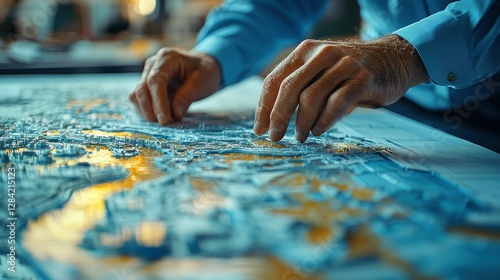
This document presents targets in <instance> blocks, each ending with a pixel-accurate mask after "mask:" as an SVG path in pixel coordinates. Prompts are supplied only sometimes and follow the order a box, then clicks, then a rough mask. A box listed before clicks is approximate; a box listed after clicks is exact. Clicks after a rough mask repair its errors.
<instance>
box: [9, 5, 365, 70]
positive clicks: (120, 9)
mask: <svg viewBox="0 0 500 280" xmlns="http://www.w3.org/2000/svg"><path fill="white" fill-rule="evenodd" d="M221 3H222V0H0V38H1V39H0V74H37V73H89V72H93V73H96V72H139V71H141V69H142V65H143V63H144V60H145V59H146V58H147V57H149V56H151V55H153V54H154V53H155V52H156V51H157V50H158V49H159V48H161V47H163V46H171V47H173V46H175V47H182V48H191V47H192V46H193V45H194V42H195V39H196V34H197V32H198V31H199V30H200V28H201V27H202V26H203V24H204V22H205V18H206V16H207V14H208V12H209V11H210V10H211V9H212V8H213V7H215V6H217V5H220V4H221ZM359 25H360V18H359V11H358V7H357V3H356V1H352V0H332V1H331V4H330V6H329V9H328V11H327V13H326V14H325V17H324V18H323V19H322V20H321V21H320V22H319V23H318V25H317V26H316V27H315V28H314V30H313V32H312V34H311V37H314V38H320V37H332V36H355V34H357V33H358V30H359Z"/></svg>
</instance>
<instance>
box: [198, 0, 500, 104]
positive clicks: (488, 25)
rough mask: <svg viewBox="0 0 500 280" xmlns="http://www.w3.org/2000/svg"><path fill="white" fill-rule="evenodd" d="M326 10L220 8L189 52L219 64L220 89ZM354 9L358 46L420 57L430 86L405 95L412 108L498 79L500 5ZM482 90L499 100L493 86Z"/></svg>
mask: <svg viewBox="0 0 500 280" xmlns="http://www.w3.org/2000/svg"><path fill="white" fill-rule="evenodd" d="M328 2H329V1H328V0H293V1H290V0H272V1H270V0H227V1H225V2H224V3H223V4H222V5H221V6H220V7H218V8H216V9H215V10H213V11H212V12H211V13H210V14H209V16H208V18H207V22H206V24H205V26H204V27H203V29H202V30H201V31H200V33H199V35H198V41H197V44H196V46H195V47H194V50H195V51H199V52H203V53H206V54H209V55H211V56H213V57H214V58H215V59H216V60H217V61H218V62H219V64H220V66H221V70H222V86H225V85H229V84H232V83H235V82H238V81H240V80H242V79H244V78H245V77H247V76H249V75H253V74H256V73H259V72H260V71H262V69H264V67H265V66H266V65H268V63H269V62H270V61H271V60H272V59H273V58H274V57H275V55H277V54H278V53H279V51H280V50H282V49H284V48H287V47H290V46H293V45H295V44H297V43H299V42H300V41H301V40H303V39H304V38H305V37H306V36H307V35H308V33H309V31H310V29H311V27H312V26H313V25H314V23H315V22H316V21H317V20H318V19H320V17H321V15H322V14H323V12H324V10H325V9H326V5H327V4H328ZM358 2H359V4H360V7H361V16H362V18H363V20H364V29H363V31H362V34H361V35H362V38H363V39H373V38H376V37H380V36H383V35H387V34H397V35H399V36H401V37H403V38H405V39H406V40H407V41H409V42H410V43H411V44H412V45H413V46H414V47H415V48H416V50H417V51H418V53H419V54H420V56H421V58H422V60H423V62H424V65H425V67H426V69H427V72H428V74H429V77H430V80H431V82H432V83H430V84H425V85H421V86H417V87H414V88H412V89H410V90H409V91H408V93H407V94H406V97H408V98H410V99H412V100H414V101H415V102H417V103H419V104H421V105H423V106H426V107H428V108H431V109H444V108H447V107H449V106H450V105H451V104H450V102H451V101H450V97H451V96H452V95H453V94H454V91H455V89H460V92H461V93H462V94H463V93H464V92H465V93H466V94H475V92H476V91H477V88H478V85H479V83H480V82H481V81H483V80H486V79H488V78H491V77H492V76H495V75H498V74H499V73H500V38H499V34H500V1H497V0H462V1H449V0H406V1H404V0H358ZM483 83H484V82H483ZM489 88H490V89H492V90H493V91H495V92H500V86H499V85H497V84H495V83H492V84H490V85H489ZM476 94H477V93H476Z"/></svg>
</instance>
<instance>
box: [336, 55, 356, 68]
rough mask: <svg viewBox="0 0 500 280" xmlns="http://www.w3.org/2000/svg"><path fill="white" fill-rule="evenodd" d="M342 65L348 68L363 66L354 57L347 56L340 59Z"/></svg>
mask: <svg viewBox="0 0 500 280" xmlns="http://www.w3.org/2000/svg"><path fill="white" fill-rule="evenodd" d="M340 63H342V64H344V65H346V66H349V67H352V66H358V67H361V65H360V64H359V62H358V60H357V59H355V58H353V57H352V56H350V55H346V56H344V57H342V58H341V59H340Z"/></svg>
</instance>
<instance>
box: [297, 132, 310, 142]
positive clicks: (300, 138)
mask: <svg viewBox="0 0 500 280" xmlns="http://www.w3.org/2000/svg"><path fill="white" fill-rule="evenodd" d="M307 136H308V133H303V132H302V131H299V130H297V129H295V139H296V140H297V141H298V142H300V143H303V142H304V141H306V140H307Z"/></svg>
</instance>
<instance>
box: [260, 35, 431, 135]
mask: <svg viewBox="0 0 500 280" xmlns="http://www.w3.org/2000/svg"><path fill="white" fill-rule="evenodd" d="M428 79H429V78H428V75H427V71H426V70H425V67H424V66H423V63H422V61H421V59H420V56H419V55H418V54H417V52H416V51H415V49H414V48H413V46H412V45H410V44H409V43H408V42H407V41H406V40H404V39H402V38H401V37H399V36H396V35H390V36H387V37H383V38H381V39H379V40H376V41H369V42H359V41H345V42H334V41H317V40H306V41H304V42H302V43H301V44H300V45H299V46H298V47H297V48H296V49H295V50H294V51H293V52H292V53H291V54H290V55H289V56H288V57H287V58H285V59H284V60H283V61H282V62H281V63H280V64H279V65H278V66H277V67H276V68H275V69H274V70H273V71H272V72H271V73H270V74H269V75H268V76H267V77H266V79H265V80H264V86H263V90H262V93H261V96H260V101H259V104H258V106H257V110H256V115H255V125H254V131H255V133H256V134H257V135H262V134H263V133H265V132H266V131H267V130H269V137H270V138H271V140H272V141H279V140H281V139H282V138H283V137H284V135H285V133H286V130H287V127H288V122H289V121H290V119H291V117H292V115H293V114H294V112H295V109H296V108H297V106H298V111H297V118H296V121H295V124H296V130H295V138H296V139H297V141H299V142H304V141H305V140H306V139H307V137H308V135H309V132H312V134H313V135H315V136H318V135H321V134H323V133H324V132H326V131H327V130H328V129H329V128H330V127H332V126H333V125H334V124H335V123H336V122H337V121H338V120H340V118H342V117H343V116H345V115H347V114H349V113H350V112H351V111H352V110H354V108H356V107H357V106H362V107H372V108H375V107H380V106H386V105H389V104H392V103H394V102H396V101H397V100H399V99H400V98H401V97H402V96H403V95H404V94H405V92H406V91H407V90H408V89H409V88H410V87H412V86H415V85H417V84H420V83H423V82H425V81H427V80H428Z"/></svg>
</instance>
